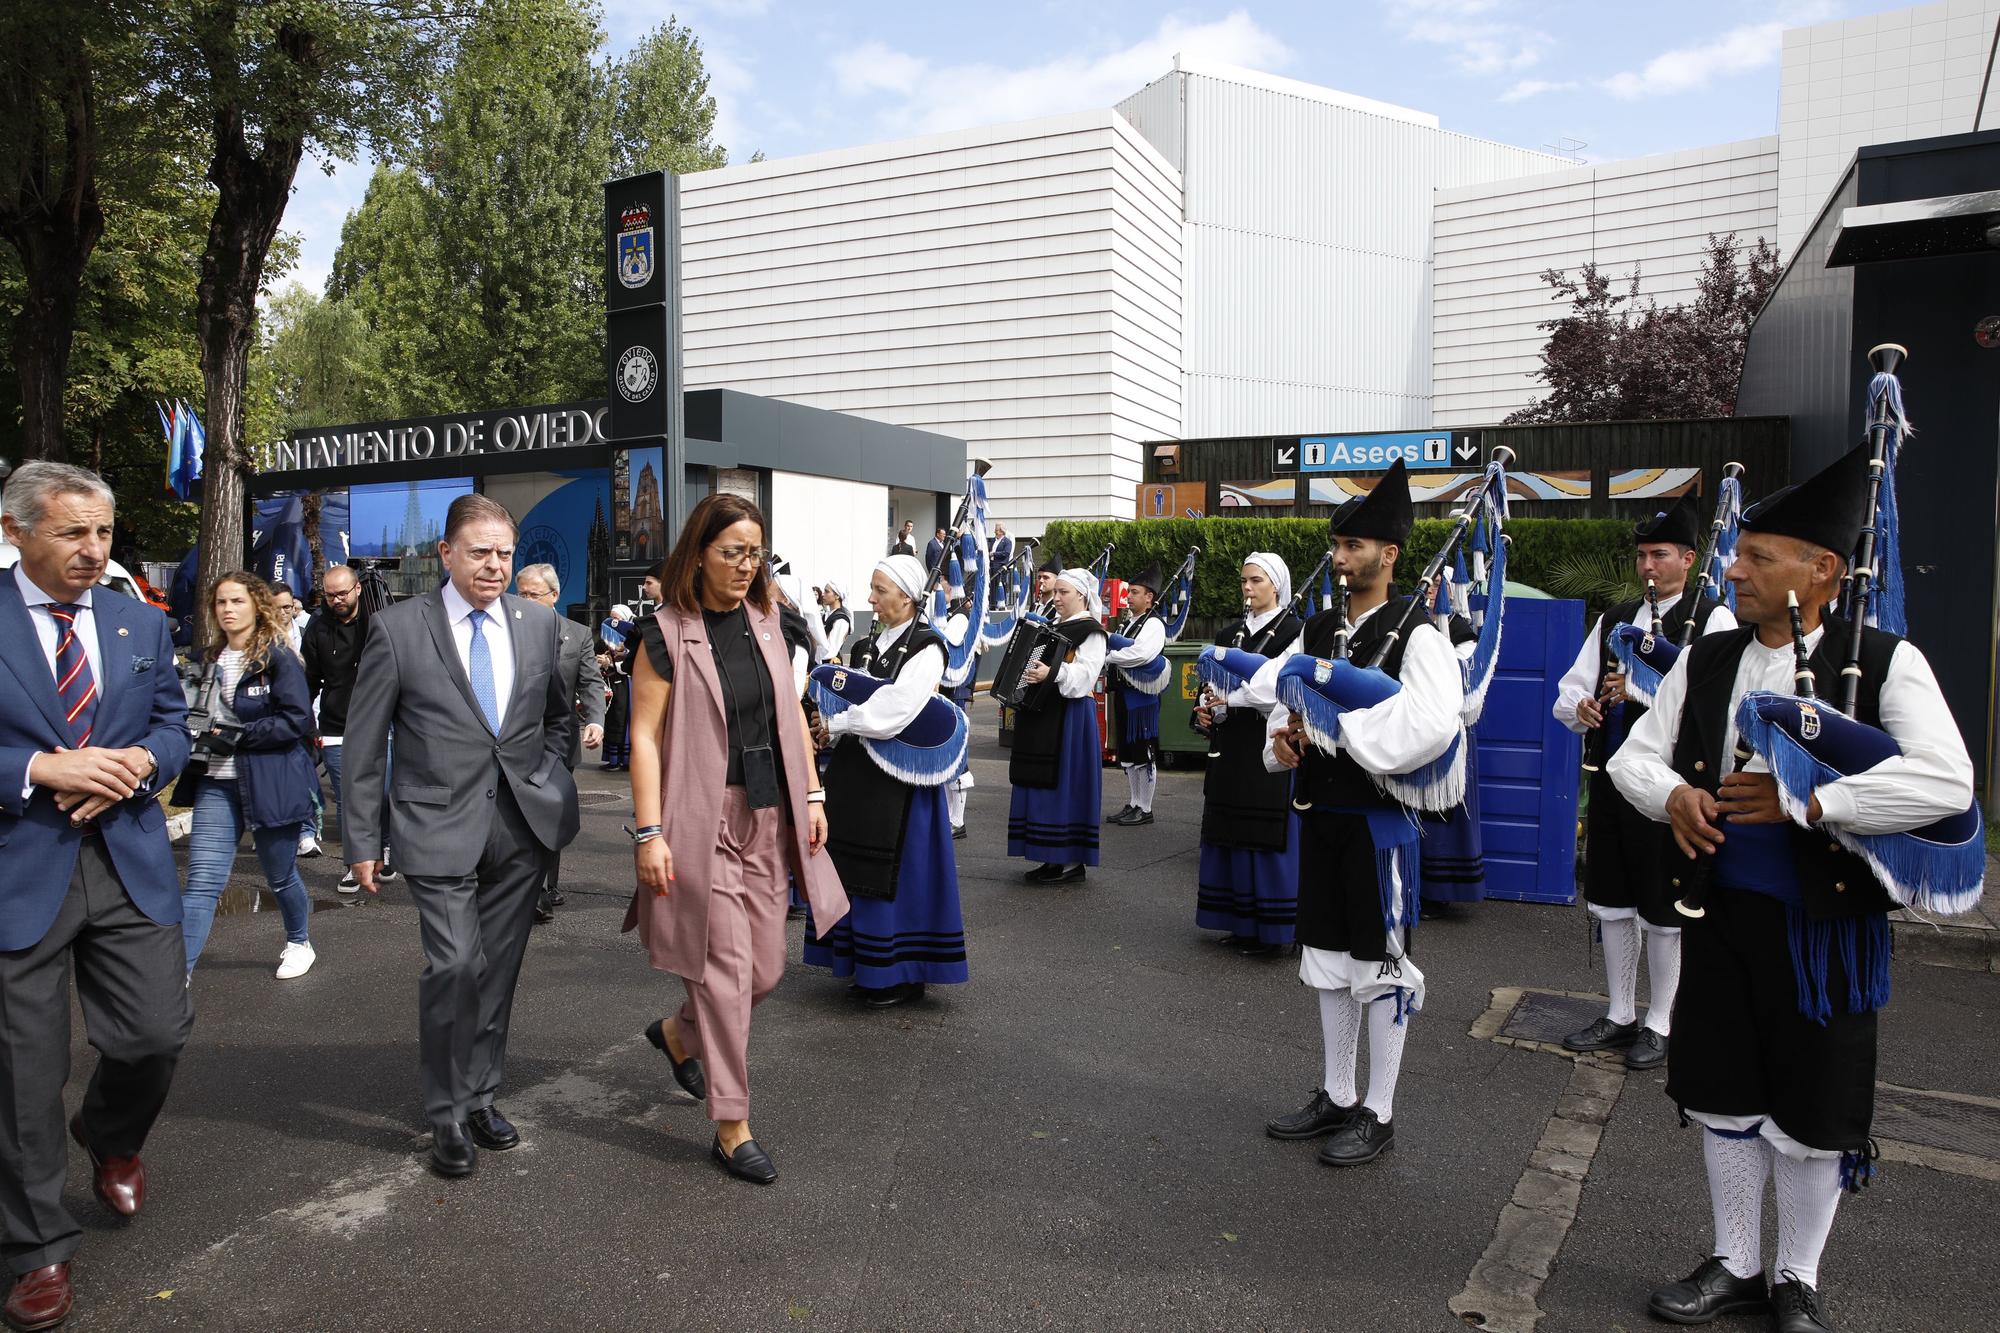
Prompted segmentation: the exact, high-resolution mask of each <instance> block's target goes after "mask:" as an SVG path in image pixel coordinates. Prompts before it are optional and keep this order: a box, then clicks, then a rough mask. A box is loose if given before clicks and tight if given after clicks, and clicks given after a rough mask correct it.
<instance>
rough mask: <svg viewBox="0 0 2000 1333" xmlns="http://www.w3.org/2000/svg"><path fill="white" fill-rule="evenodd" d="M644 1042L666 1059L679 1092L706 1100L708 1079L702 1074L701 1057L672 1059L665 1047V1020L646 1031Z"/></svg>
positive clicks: (699, 1099)
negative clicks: (672, 1068)
mask: <svg viewBox="0 0 2000 1333" xmlns="http://www.w3.org/2000/svg"><path fill="white" fill-rule="evenodd" d="M646 1040H647V1041H650V1042H652V1043H653V1047H654V1049H655V1050H657V1051H659V1053H660V1054H661V1055H664V1056H666V1057H667V1063H668V1064H670V1065H672V1066H673V1067H674V1082H676V1083H678V1084H680V1085H681V1090H682V1091H684V1092H686V1093H687V1095H688V1096H690V1097H692V1098H694V1099H695V1100H696V1101H698V1102H701V1101H707V1100H708V1077H707V1075H705V1074H703V1073H702V1069H701V1057H699V1056H694V1055H690V1056H689V1057H688V1058H687V1059H685V1060H676V1059H674V1053H673V1051H671V1050H670V1049H668V1047H667V1020H666V1019H664V1018H663V1019H661V1020H660V1021H659V1022H657V1023H655V1024H653V1026H651V1027H649V1028H647V1029H646Z"/></svg>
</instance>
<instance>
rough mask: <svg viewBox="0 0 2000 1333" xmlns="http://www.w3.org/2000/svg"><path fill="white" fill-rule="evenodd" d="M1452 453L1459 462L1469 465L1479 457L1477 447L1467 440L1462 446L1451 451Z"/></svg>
mask: <svg viewBox="0 0 2000 1333" xmlns="http://www.w3.org/2000/svg"><path fill="white" fill-rule="evenodd" d="M1452 452H1453V453H1455V454H1457V455H1458V457H1459V460H1460V461H1461V462H1466V463H1469V462H1471V461H1472V460H1473V459H1475V458H1477V457H1479V446H1478V445H1476V444H1474V443H1473V442H1472V441H1470V440H1467V441H1466V442H1465V443H1464V444H1461V445H1459V446H1458V447H1457V448H1456V449H1453V450H1452Z"/></svg>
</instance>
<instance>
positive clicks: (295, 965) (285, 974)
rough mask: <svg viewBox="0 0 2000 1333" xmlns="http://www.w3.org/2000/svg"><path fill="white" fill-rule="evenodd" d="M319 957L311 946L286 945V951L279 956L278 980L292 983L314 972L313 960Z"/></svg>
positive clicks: (288, 943)
mask: <svg viewBox="0 0 2000 1333" xmlns="http://www.w3.org/2000/svg"><path fill="white" fill-rule="evenodd" d="M318 957H319V955H318V954H316V953H314V952H313V947H312V945H310V944H292V943H290V942H289V941H288V942H287V943H286V944H285V951H284V952H283V953H281V954H279V955H278V980H280V981H290V980H291V979H292V978H293V977H302V976H304V975H305V974H306V973H308V972H310V971H312V965H313V960H314V959H316V958H318Z"/></svg>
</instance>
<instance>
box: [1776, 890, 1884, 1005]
mask: <svg viewBox="0 0 2000 1333" xmlns="http://www.w3.org/2000/svg"><path fill="white" fill-rule="evenodd" d="M1785 925H1786V930H1787V933H1788V934H1789V936H1790V941H1791V950H1792V980H1793V982H1794V984H1795V985H1796V986H1797V988H1798V996H1799V1013H1800V1014H1801V1015H1803V1016H1804V1017H1806V1018H1809V1019H1811V1020H1812V1021H1813V1022H1815V1023H1817V1024H1819V1025H1820V1026H1821V1027H1825V1026H1826V1023H1827V1020H1828V1019H1830V1018H1832V1017H1833V997H1832V996H1831V995H1830V994H1829V993H1828V989H1827V986H1828V977H1827V968H1828V966H1829V964H1830V962H1831V960H1832V958H1833V955H1834V954H1835V953H1836V952H1837V953H1838V954H1839V955H1840V964H1841V967H1842V969H1843V970H1844V971H1845V972H1846V973H1847V997H1846V998H1847V1012H1848V1013H1850V1014H1867V1013H1874V1012H1875V1011H1876V1010H1878V1009H1880V1008H1882V1006H1884V1005H1886V1004H1887V1003H1889V958H1890V933H1889V918H1888V917H1887V916H1886V915H1885V914H1883V913H1880V912H1875V913H1870V914H1869V915H1867V916H1865V917H1842V918H1840V919H1838V920H1834V921H1814V920H1812V919H1811V918H1809V917H1808V916H1806V914H1805V912H1804V910H1803V909H1801V908H1798V907H1790V906H1788V907H1787V908H1786V909H1785Z"/></svg>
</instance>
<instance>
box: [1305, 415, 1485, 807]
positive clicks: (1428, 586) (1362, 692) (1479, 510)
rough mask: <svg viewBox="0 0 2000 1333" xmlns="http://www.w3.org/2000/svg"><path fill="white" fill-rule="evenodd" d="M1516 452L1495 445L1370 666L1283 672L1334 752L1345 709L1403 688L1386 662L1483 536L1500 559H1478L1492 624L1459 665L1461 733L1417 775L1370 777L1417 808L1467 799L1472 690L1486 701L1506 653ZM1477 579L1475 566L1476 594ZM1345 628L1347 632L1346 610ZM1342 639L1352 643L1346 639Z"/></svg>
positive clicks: (1320, 740)
mask: <svg viewBox="0 0 2000 1333" xmlns="http://www.w3.org/2000/svg"><path fill="white" fill-rule="evenodd" d="M1513 457H1514V454H1513V451H1512V450H1510V449H1507V448H1506V447H1504V446H1502V447H1499V448H1496V449H1494V451H1493V457H1492V460H1491V461H1490V462H1489V463H1488V464H1487V467H1486V475H1485V477H1484V478H1483V479H1482V480H1481V481H1480V483H1479V487H1478V489H1477V490H1476V491H1475V492H1474V494H1473V495H1472V497H1471V499H1470V500H1469V501H1468V503H1467V504H1466V505H1465V507H1464V508H1462V509H1458V510H1455V511H1454V512H1453V514H1452V518H1453V526H1452V530H1451V532H1450V533H1449V534H1448V535H1447V536H1446V537H1445V540H1444V544H1443V545H1442V546H1440V547H1439V548H1438V552H1437V554H1436V555H1434V556H1432V557H1431V561H1430V563H1429V564H1428V565H1426V566H1425V567H1424V572H1423V576H1422V577H1421V578H1420V579H1418V580H1417V588H1416V593H1415V595H1414V596H1412V597H1411V599H1410V601H1409V603H1408V604H1407V605H1406V606H1405V607H1404V608H1403V614H1402V617H1401V618H1400V619H1399V620H1398V621H1397V622H1396V624H1395V625H1394V626H1392V627H1391V628H1390V630H1389V633H1388V634H1387V635H1385V636H1384V637H1383V639H1382V642H1381V645H1380V646H1379V647H1378V648H1377V649H1376V650H1375V654H1374V656H1373V657H1371V658H1370V659H1369V661H1368V662H1367V663H1366V664H1365V665H1356V664H1355V663H1354V662H1352V661H1350V660H1348V659H1347V658H1346V657H1344V656H1343V657H1336V658H1324V657H1313V656H1310V655H1309V654H1306V653H1295V654H1293V655H1292V656H1291V657H1290V658H1289V659H1288V660H1287V661H1286V662H1285V664H1284V665H1283V666H1282V667H1280V668H1279V669H1278V702H1279V703H1281V704H1283V705H1284V706H1285V707H1286V708H1288V709H1290V710H1291V711H1292V714H1293V715H1294V716H1295V717H1296V718H1297V719H1299V721H1300V723H1301V725H1302V726H1303V728H1304V731H1305V735H1306V738H1307V739H1308V740H1309V741H1311V743H1312V744H1313V745H1314V746H1315V747H1316V748H1318V749H1320V750H1324V751H1325V752H1327V753H1328V754H1331V753H1333V752H1334V751H1335V750H1336V749H1337V748H1338V745H1339V735H1340V719H1341V717H1342V716H1343V715H1344V714H1347V713H1350V712H1358V711H1360V710H1362V709H1366V708H1372V707H1374V706H1375V705H1376V704H1379V703H1382V702H1383V701H1384V700H1387V699H1389V698H1392V697H1394V696H1395V695H1396V694H1398V693H1399V692H1401V690H1402V688H1403V687H1402V682H1400V681H1398V680H1396V679H1394V678H1393V677H1391V676H1390V675H1389V674H1388V673H1387V672H1385V671H1384V670H1383V669H1382V663H1383V662H1384V661H1386V660H1387V658H1388V656H1389V654H1390V653H1391V652H1393V651H1394V650H1395V646H1396V644H1397V643H1398V642H1400V641H1401V640H1402V638H1403V636H1404V634H1405V632H1406V631H1407V630H1408V629H1409V627H1410V624H1411V619H1412V617H1413V616H1415V615H1416V613H1417V609H1418V608H1419V607H1425V608H1429V607H1431V605H1432V601H1433V597H1434V596H1435V594H1436V593H1437V590H1438V586H1439V582H1440V580H1441V579H1443V578H1444V571H1445V566H1446V565H1447V564H1449V563H1451V562H1452V561H1454V560H1455V559H1457V558H1459V556H1460V547H1461V545H1462V544H1464V543H1465V542H1466V541H1467V539H1468V538H1469V537H1472V536H1475V535H1479V536H1480V538H1481V540H1482V543H1483V550H1482V556H1483V555H1484V554H1487V553H1490V554H1491V555H1492V557H1493V559H1492V561H1491V563H1490V565H1489V564H1487V563H1486V561H1485V560H1484V559H1483V558H1482V559H1481V560H1479V561H1477V562H1476V563H1477V565H1478V567H1479V570H1480V573H1481V574H1482V575H1483V576H1484V577H1485V578H1486V580H1487V606H1486V608H1485V618H1484V619H1485V623H1484V624H1483V625H1482V626H1481V629H1480V642H1479V644H1478V646H1476V647H1475V648H1474V651H1473V656H1472V658H1471V659H1470V660H1461V661H1460V663H1459V666H1460V678H1461V684H1462V685H1464V686H1465V688H1466V691H1467V693H1466V696H1465V699H1466V702H1465V704H1462V705H1461V709H1460V719H1459V727H1458V734H1457V735H1455V736H1454V737H1453V738H1452V740H1451V743H1450V744H1449V745H1448V746H1447V747H1446V748H1445V751H1444V753H1443V754H1441V755H1439V756H1438V757H1437V758H1436V759H1433V760H1431V761H1430V762H1429V763H1426V764H1423V765H1420V766H1419V767H1418V768H1416V769H1414V770H1412V771H1411V772H1408V773H1395V774H1371V775H1370V776H1371V778H1372V779H1373V781H1374V783H1375V785H1376V787H1377V788H1379V789H1380V790H1381V791H1382V792H1383V793H1384V794H1386V795H1388V796H1390V797H1393V798H1394V799H1395V800H1396V801H1398V802H1399V803H1401V804H1402V805H1405V806H1409V807H1411V808H1413V809H1417V810H1424V811H1429V812H1432V813H1438V814H1441V813H1444V812H1446V811H1449V810H1450V809H1452V807H1454V806H1456V805H1458V804H1459V803H1460V802H1461V801H1463V800H1464V799H1465V784H1466V781H1467V773H1466V763H1465V751H1466V745H1465V737H1466V728H1467V725H1468V724H1467V723H1466V721H1465V711H1466V707H1467V706H1468V705H1470V704H1471V703H1472V693H1471V691H1472V689H1473V686H1474V685H1475V683H1476V684H1477V687H1478V690H1479V694H1480V698H1481V700H1482V701H1483V698H1484V694H1485V686H1486V683H1487V682H1490V681H1491V679H1492V673H1493V668H1494V664H1495V663H1496V662H1497V660H1498V657H1499V643H1500V619H1501V614H1502V611H1503V609H1504V602H1505V598H1504V594H1503V591H1502V590H1503V588H1504V585H1505V580H1506V574H1507V556H1506V550H1507V547H1506V542H1505V540H1504V539H1503V537H1502V534H1501V526H1502V524H1503V523H1504V521H1505V518H1506V512H1507V467H1506V465H1507V463H1508V462H1509V461H1511V460H1512V459H1513ZM1472 582H1473V580H1472V579H1471V577H1470V571H1468V577H1467V579H1466V584H1467V589H1468V595H1469V592H1470V587H1471V584H1472ZM1342 625H1343V631H1344V628H1345V615H1344V614H1343V616H1342ZM1342 642H1343V645H1344V638H1343V640H1342ZM1292 804H1293V806H1294V807H1295V808H1297V809H1301V810H1304V809H1308V808H1310V807H1308V806H1306V805H1302V804H1300V803H1299V802H1298V801H1297V800H1294V801H1293V802H1292Z"/></svg>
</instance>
